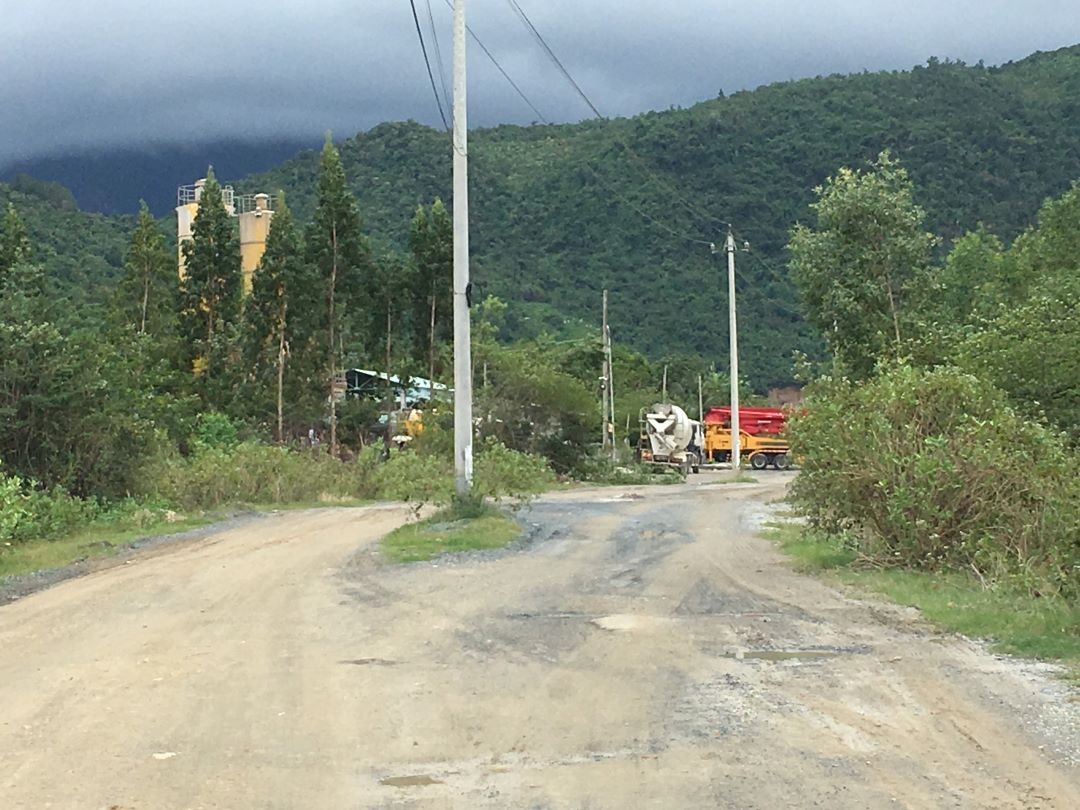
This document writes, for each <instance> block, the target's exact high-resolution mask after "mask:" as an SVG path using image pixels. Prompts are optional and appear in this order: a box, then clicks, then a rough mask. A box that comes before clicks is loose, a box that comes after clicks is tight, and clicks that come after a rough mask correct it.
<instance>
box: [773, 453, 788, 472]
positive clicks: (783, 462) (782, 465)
mask: <svg viewBox="0 0 1080 810" xmlns="http://www.w3.org/2000/svg"><path fill="white" fill-rule="evenodd" d="M773 466H774V467H776V469H778V470H787V469H790V468H791V459H790V458H788V457H787V453H777V454H776V456H775V457H774V458H773Z"/></svg>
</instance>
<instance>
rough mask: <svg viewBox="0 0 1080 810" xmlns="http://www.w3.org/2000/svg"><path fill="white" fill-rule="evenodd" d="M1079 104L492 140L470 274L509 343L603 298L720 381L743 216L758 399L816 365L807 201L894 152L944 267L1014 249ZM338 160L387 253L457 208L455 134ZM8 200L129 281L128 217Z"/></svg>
mask: <svg viewBox="0 0 1080 810" xmlns="http://www.w3.org/2000/svg"><path fill="white" fill-rule="evenodd" d="M1078 99H1080V47H1074V48H1068V49H1063V50H1060V51H1056V52H1052V53H1039V54H1036V55H1034V56H1032V57H1030V58H1028V59H1025V60H1022V61H1020V62H1016V63H1010V64H1007V65H1004V66H1001V67H995V68H987V67H984V66H982V65H977V66H967V65H963V64H960V63H955V62H947V61H939V60H930V62H929V63H928V64H926V65H924V66H920V67H917V68H915V69H913V70H911V71H908V72H888V73H865V74H862V75H852V76H830V77H823V78H814V79H806V80H801V81H795V82H786V83H779V84H775V85H770V86H767V87H762V88H759V89H757V90H755V91H752V92H739V93H735V94H733V95H731V96H730V97H720V98H717V99H714V100H712V101H708V102H704V103H702V104H698V105H695V106H693V107H691V108H689V109H673V110H668V111H664V112H655V113H647V114H644V115H640V116H637V117H634V118H629V119H616V120H602V121H601V120H596V121H588V122H585V123H581V124H574V125H552V126H546V125H545V126H531V127H513V126H504V127H497V128H494V129H488V130H478V131H476V132H474V133H473V135H472V141H471V158H472V163H471V166H472V172H473V174H472V184H473V193H472V199H471V202H472V212H473V221H472V247H473V255H474V270H473V275H474V279H475V281H476V283H477V286H478V289H480V290H481V291H482V292H483V293H484V294H493V295H496V296H498V297H499V298H500V299H502V300H504V301H506V302H507V304H508V305H509V309H508V311H507V314H506V319H505V327H504V330H503V337H504V338H506V339H514V338H519V337H526V336H535V335H537V334H540V333H542V332H551V333H555V334H569V335H574V334H581V333H582V332H583V330H585V329H586V328H593V327H594V326H595V324H596V322H597V321H598V310H599V302H600V297H601V291H602V290H603V289H604V288H610V290H611V309H612V325H613V334H614V337H615V339H616V341H617V342H624V343H626V344H628V345H629V346H631V347H633V348H634V349H637V350H640V351H642V352H644V353H646V354H647V355H648V356H650V357H652V358H653V359H659V358H662V357H664V356H666V355H686V354H690V355H698V356H701V357H704V358H706V359H707V360H708V361H710V362H714V363H716V364H718V366H719V367H720V368H721V369H722V368H723V367H724V365H725V363H726V346H727V342H726V341H727V317H726V307H727V300H726V284H725V283H724V274H723V266H722V264H723V263H722V260H723V256H722V255H719V256H718V255H713V254H712V253H711V251H710V248H709V244H708V243H709V242H720V241H721V240H722V237H723V234H724V232H725V229H726V223H729V222H730V223H732V224H733V225H734V228H735V232H736V236H737V238H738V240H739V243H740V244H742V243H743V242H744V241H746V242H749V244H750V248H751V249H750V252H749V253H742V254H740V256H739V274H740V279H739V286H738V289H739V294H740V296H741V297H740V301H739V311H740V318H741V320H740V323H741V328H740V337H741V342H742V351H743V360H742V364H741V367H742V369H743V370H744V371H743V374H744V376H745V377H746V379H747V380H748V381H749V382H750V384H751V385H752V386H753V387H754V388H755V389H757V390H764V389H765V388H766V387H768V386H769V385H771V384H775V383H782V382H786V381H789V380H790V379H791V377H792V362H791V360H792V353H793V351H794V350H802V351H807V352H809V353H810V354H820V351H821V344H820V340H819V338H817V337H816V336H815V333H814V332H813V330H812V329H810V327H809V326H808V325H807V323H806V321H805V319H804V317H803V315H802V312H801V308H800V305H799V304H798V302H797V296H796V295H795V291H794V288H793V286H792V284H791V283H790V281H789V279H788V275H787V272H786V269H785V265H786V260H787V257H786V253H785V245H786V243H787V240H788V234H789V231H790V229H791V227H792V226H793V225H794V224H795V223H796V222H798V221H800V220H803V219H805V218H806V217H807V216H808V214H809V209H808V207H807V206H808V204H809V203H810V202H811V200H812V199H813V191H812V190H813V189H814V187H816V186H817V185H819V184H820V183H822V182H823V181H824V180H825V179H826V178H827V177H828V176H829V175H830V174H831V173H832V172H834V171H835V170H836V169H837V167H839V166H842V165H862V164H865V162H866V161H868V160H870V159H873V158H874V157H875V156H876V155H877V154H878V153H879V152H881V151H882V150H883V149H890V150H891V151H892V153H893V154H894V155H895V156H896V157H897V158H898V159H900V160H901V161H902V162H903V165H904V166H905V167H906V168H907V170H908V171H909V172H910V174H911V177H912V179H913V181H914V186H915V194H916V196H917V201H918V202H919V203H920V204H921V205H922V206H923V207H924V208H925V210H926V212H927V223H928V226H929V228H930V230H932V231H933V232H934V233H935V234H937V235H938V236H940V237H941V238H942V242H941V248H939V251H944V250H945V249H946V248H947V247H948V245H949V244H950V241H951V240H952V239H953V238H955V237H957V236H959V235H961V234H962V233H964V232H965V231H967V230H969V229H973V228H975V227H976V226H977V225H978V224H979V223H983V224H985V226H986V227H987V228H988V229H989V230H990V231H992V232H994V233H996V234H999V235H1000V236H1001V238H1003V239H1005V240H1006V241H1009V240H1011V239H1012V238H1013V237H1015V236H1016V235H1017V234H1018V233H1019V232H1020V231H1021V230H1022V229H1023V228H1024V227H1025V226H1026V225H1027V224H1028V223H1029V222H1030V221H1031V220H1032V218H1033V217H1034V214H1035V212H1036V211H1037V210H1038V208H1039V206H1040V204H1041V203H1042V202H1043V201H1044V200H1045V199H1046V198H1048V197H1053V196H1056V195H1059V194H1061V193H1062V192H1063V191H1064V190H1065V189H1066V188H1067V187H1068V185H1069V182H1070V181H1071V180H1072V179H1074V178H1076V177H1080V128H1078V127H1076V126H1075V124H1076V121H1077V119H1078V117H1080V106H1078V105H1080V101H1078ZM340 150H341V155H342V160H343V164H344V167H345V171H346V173H347V176H348V178H349V180H350V183H351V185H352V190H353V192H354V193H355V194H356V196H357V199H358V202H359V208H360V211H361V213H362V216H363V219H364V223H365V229H366V231H367V234H368V236H369V238H370V239H371V242H372V245H373V248H374V250H375V251H376V252H377V253H383V252H397V253H402V252H404V251H405V248H406V244H407V238H408V223H409V215H410V212H412V211H413V210H414V209H415V208H416V206H417V205H418V204H429V203H430V202H431V201H432V200H433V199H434V198H435V197H437V196H441V197H442V198H443V199H447V200H449V197H450V148H449V141H448V137H447V135H446V134H445V133H443V132H439V131H436V130H432V129H430V128H427V127H423V126H420V125H417V124H414V123H398V124H384V125H380V126H378V127H375V128H374V129H372V130H371V131H369V132H365V133H361V134H359V135H357V136H355V137H353V138H349V139H347V140H345V141H343V142H341V143H340ZM208 162H209V161H208ZM317 167H318V153H317V152H303V153H301V154H299V155H297V156H296V157H295V158H294V159H292V160H290V161H287V162H286V163H284V164H282V165H281V166H280V167H278V168H277V169H274V170H272V171H270V172H266V173H264V174H260V175H254V176H249V177H245V178H232V179H231V182H233V183H234V185H236V186H237V188H238V190H241V191H248V192H250V191H257V190H259V191H267V192H270V193H275V192H276V191H277V190H279V189H282V190H284V191H286V193H287V196H288V199H289V203H290V206H291V207H292V208H293V210H294V211H295V212H296V214H297V216H298V218H300V219H305V218H307V217H308V216H310V214H311V212H312V211H313V208H314V194H315V191H314V189H315V188H316V183H315V178H316V174H317ZM192 179H193V178H190V177H181V178H178V179H177V183H178V184H179V183H186V182H190V181H191V180H192ZM226 179H227V180H230V179H229V178H226ZM8 201H13V202H15V203H16V205H17V206H18V207H19V209H20V211H21V212H22V214H23V218H24V220H25V222H26V223H27V227H28V228H29V230H30V231H31V233H32V236H33V237H34V239H35V243H36V244H39V245H41V246H42V251H43V255H42V257H41V258H42V261H43V263H44V264H45V266H46V267H47V269H48V271H49V273H50V275H51V276H52V277H53V278H55V279H56V280H57V281H58V282H59V283H61V284H62V285H63V286H64V287H67V288H69V289H70V288H72V287H74V288H77V290H78V291H77V292H76V293H75V294H74V298H75V299H76V300H86V301H90V302H93V301H96V300H100V295H99V293H101V292H103V291H104V290H106V289H107V288H108V285H109V284H110V283H112V282H114V281H115V279H116V278H117V277H118V275H119V268H120V265H121V263H122V262H121V256H122V254H123V250H124V241H125V239H126V234H127V232H128V231H129V230H130V227H131V223H130V220H123V219H120V220H118V219H113V218H108V217H102V216H97V215H89V214H84V213H81V212H79V211H77V210H75V209H74V208H73V205H72V201H71V197H70V195H65V193H64V192H63V191H62V190H61V189H57V188H55V187H53V186H50V185H42V184H40V183H35V182H33V181H29V180H26V179H23V180H20V181H18V182H16V183H14V184H12V185H10V186H2V187H0V204H3V203H6V202H8ZM164 227H165V229H166V230H168V229H169V228H170V227H171V226H169V225H168V224H166V225H165V226H164ZM362 359H363V358H356V359H355V362H357V363H359V362H361V360H362Z"/></svg>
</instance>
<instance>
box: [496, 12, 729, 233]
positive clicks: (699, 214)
mask: <svg viewBox="0 0 1080 810" xmlns="http://www.w3.org/2000/svg"><path fill="white" fill-rule="evenodd" d="M507 2H508V3H509V5H510V7H511V8H512V9H513V10H514V12H515V13H516V14H517V15H518V18H519V19H520V20H521V21H522V23H523V24H524V25H525V27H526V28H527V30H528V31H529V33H530V34H532V36H533V39H535V40H536V41H537V43H539V45H540V47H541V48H542V49H543V50H544V52H545V53H546V54H547V56H548V58H549V59H550V60H551V61H552V63H554V65H555V67H556V68H558V70H559V72H560V73H562V75H563V76H564V77H565V78H566V80H567V81H568V82H569V83H570V85H571V86H572V87H573V88H574V90H575V91H576V92H577V94H578V95H579V96H580V97H581V98H582V100H584V102H585V103H586V104H587V105H588V107H589V109H590V110H592V111H593V114H594V115H595V116H596V117H597V118H600V119H602V118H603V117H604V116H603V115H602V114H601V113H600V110H599V109H597V107H596V105H595V104H593V102H592V100H591V99H590V98H589V97H588V95H586V93H585V91H584V90H582V89H581V86H580V85H579V84H578V83H577V81H575V80H574V77H573V76H572V75H571V74H570V71H569V70H567V68H566V66H565V65H564V64H563V63H562V61H561V60H560V59H559V57H558V56H557V55H556V54H555V51H554V50H553V49H552V48H551V46H550V45H548V43H547V40H545V39H544V36H543V34H541V33H540V31H539V30H538V29H537V27H536V26H535V25H534V24H533V22H532V20H531V19H529V15H528V14H527V13H526V11H525V9H523V8H522V7H521V4H520V3H519V2H518V0H507ZM617 143H618V145H619V146H621V147H622V148H623V150H624V151H625V152H626V153H627V154H629V155H630V156H632V157H633V158H634V159H635V160H636V161H637V162H638V165H639V166H640V167H641V168H642V169H644V171H645V174H646V176H647V177H648V178H649V179H651V180H652V181H653V183H655V184H656V186H657V187H658V188H660V190H661V191H662V192H663V193H665V194H667V195H670V196H671V197H672V198H674V199H675V200H676V201H677V202H679V203H680V204H681V205H682V206H683V207H684V208H686V209H687V210H688V211H689V212H690V213H691V214H693V216H694V217H696V218H697V219H699V220H703V221H706V222H710V221H711V222H715V223H719V224H724V222H723V220H721V219H718V218H717V217H714V216H712V215H710V214H706V213H704V212H703V211H702V210H701V209H700V208H698V207H697V206H695V205H694V204H693V203H691V202H689V201H688V200H687V199H686V198H685V197H684V196H683V195H682V194H681V193H679V191H678V190H677V189H675V188H674V186H673V185H672V184H671V183H670V182H668V181H666V180H663V179H661V178H660V177H659V176H658V175H657V173H656V172H655V171H653V170H652V169H650V168H649V166H648V164H647V163H646V162H645V159H644V158H642V157H641V155H639V154H638V153H637V152H636V151H635V150H634V149H633V147H631V146H630V144H628V143H627V142H626V141H624V140H622V139H619V140H618V141H617ZM610 151H611V149H609V150H608V153H609V152H610ZM605 154H607V153H605ZM602 158H603V155H602V156H601V159H602ZM590 168H591V167H590ZM593 173H594V174H596V170H595V169H593ZM601 182H603V181H602V180H601ZM609 188H610V186H609ZM624 202H626V200H625V198H624ZM627 204H628V205H630V204H629V203H627ZM630 207H631V208H633V209H634V210H635V211H637V213H638V214H640V215H641V216H642V217H644V218H646V219H648V220H650V221H651V222H654V223H656V224H657V225H660V226H661V227H663V228H665V230H668V231H670V232H672V233H674V234H675V235H677V236H679V238H681V239H687V240H689V241H693V242H698V243H700V244H710V243H709V242H706V241H705V240H702V239H691V238H690V237H686V236H683V235H682V234H679V233H678V232H676V231H675V230H674V229H671V228H668V227H667V226H665V225H664V224H663V223H661V222H659V221H658V220H656V218H655V217H651V216H648V215H647V214H645V213H644V212H642V211H641V210H640V209H638V208H637V207H636V206H633V205H630Z"/></svg>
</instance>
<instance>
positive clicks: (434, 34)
mask: <svg viewBox="0 0 1080 810" xmlns="http://www.w3.org/2000/svg"><path fill="white" fill-rule="evenodd" d="M424 2H425V3H426V4H427V16H428V25H429V26H430V27H431V44H432V45H434V46H435V65H436V67H438V69H439V83H440V84H441V85H442V91H443V100H444V101H445V102H446V106H447V107H449V108H451V109H453V102H452V101H451V99H452V96H451V95H450V89H449V85H447V83H446V72H445V71H444V70H443V58H442V48H440V47H439V29H438V28H437V27H436V26H435V15H434V14H433V13H432V11H431V0H424Z"/></svg>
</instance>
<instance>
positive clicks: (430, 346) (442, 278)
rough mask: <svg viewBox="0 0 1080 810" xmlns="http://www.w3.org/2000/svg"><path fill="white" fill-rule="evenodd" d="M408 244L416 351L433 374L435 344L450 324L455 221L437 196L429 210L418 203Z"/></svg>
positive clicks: (435, 353) (445, 336) (430, 376)
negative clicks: (411, 262)
mask: <svg viewBox="0 0 1080 810" xmlns="http://www.w3.org/2000/svg"><path fill="white" fill-rule="evenodd" d="M409 248H410V250H411V251H412V255H413V263H414V265H415V268H416V278H415V283H414V292H415V295H414V297H413V322H414V324H415V325H416V331H415V339H416V344H415V351H416V356H417V358H421V357H425V355H426V360H427V365H428V376H429V378H431V379H434V378H435V371H436V369H435V359H436V356H437V352H436V345H437V344H438V343H439V342H440V341H445V340H448V339H449V337H450V332H451V330H452V328H453V319H452V318H451V307H452V304H453V290H454V288H453V279H454V225H453V222H452V220H451V219H450V213H449V212H448V211H447V210H446V206H445V205H443V202H442V200H441V199H439V198H438V197H436V198H435V202H433V203H432V204H431V208H430V210H426V209H425V208H424V206H422V205H421V206H418V207H417V209H416V213H415V215H414V216H413V218H412V222H411V223H410V226H409Z"/></svg>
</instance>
